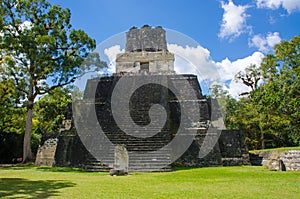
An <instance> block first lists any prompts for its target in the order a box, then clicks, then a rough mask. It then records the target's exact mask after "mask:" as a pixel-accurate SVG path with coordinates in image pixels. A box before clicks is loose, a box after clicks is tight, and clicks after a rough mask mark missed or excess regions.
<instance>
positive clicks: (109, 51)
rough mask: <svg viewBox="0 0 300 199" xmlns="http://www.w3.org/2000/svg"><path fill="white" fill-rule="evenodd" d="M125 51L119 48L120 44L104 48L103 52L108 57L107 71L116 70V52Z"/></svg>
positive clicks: (112, 71)
mask: <svg viewBox="0 0 300 199" xmlns="http://www.w3.org/2000/svg"><path fill="white" fill-rule="evenodd" d="M123 52H125V50H124V49H122V50H121V46H120V45H115V46H112V47H110V48H106V49H104V54H105V55H106V56H107V57H108V60H109V64H108V69H107V72H108V73H115V72H116V57H117V54H119V53H123Z"/></svg>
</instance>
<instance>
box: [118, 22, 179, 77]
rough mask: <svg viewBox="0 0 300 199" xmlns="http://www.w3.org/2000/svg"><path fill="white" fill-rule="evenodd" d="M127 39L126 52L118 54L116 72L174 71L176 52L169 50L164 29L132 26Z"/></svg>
mask: <svg viewBox="0 0 300 199" xmlns="http://www.w3.org/2000/svg"><path fill="white" fill-rule="evenodd" d="M126 39H127V42H126V49H125V53H120V54H118V55H117V59H116V63H117V66H116V73H149V72H150V73H160V74H161V73H168V74H172V73H174V54H172V53H170V52H168V49H167V42H166V31H165V30H164V29H162V28H161V27H156V28H151V27H149V26H144V27H142V28H141V29H137V28H131V29H130V30H129V31H128V32H127V33H126Z"/></svg>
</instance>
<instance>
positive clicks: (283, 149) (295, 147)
mask: <svg viewBox="0 0 300 199" xmlns="http://www.w3.org/2000/svg"><path fill="white" fill-rule="evenodd" d="M287 150H300V146H293V147H281V148H272V149H260V150H251V151H249V152H254V153H255V152H262V151H287Z"/></svg>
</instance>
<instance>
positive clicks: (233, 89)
mask: <svg viewBox="0 0 300 199" xmlns="http://www.w3.org/2000/svg"><path fill="white" fill-rule="evenodd" d="M168 49H169V51H170V52H172V53H174V54H175V66H174V67H175V71H176V73H178V74H191V73H192V74H196V75H197V76H198V79H199V81H200V82H202V81H206V82H209V83H211V84H213V83H217V84H220V85H223V88H224V89H225V90H227V91H228V92H229V94H230V95H231V96H232V97H234V98H238V97H239V94H240V93H242V92H245V91H249V88H248V87H246V86H245V85H243V84H242V83H240V82H236V81H235V80H234V77H235V75H236V74H237V73H238V72H239V71H243V70H245V68H246V67H247V66H249V65H251V64H255V65H257V66H259V65H260V63H261V61H262V59H263V57H264V54H263V53H261V52H254V53H253V54H252V55H250V56H247V57H244V58H241V59H237V60H229V59H228V58H226V59H224V60H222V61H220V62H215V61H213V60H212V59H211V57H210V52H209V50H208V49H206V48H203V47H201V46H197V47H196V48H194V47H189V46H186V47H182V46H178V45H176V44H168Z"/></svg>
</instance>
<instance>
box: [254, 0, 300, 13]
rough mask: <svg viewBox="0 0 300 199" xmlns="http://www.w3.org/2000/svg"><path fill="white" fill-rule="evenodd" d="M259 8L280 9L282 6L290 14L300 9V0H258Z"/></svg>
mask: <svg viewBox="0 0 300 199" xmlns="http://www.w3.org/2000/svg"><path fill="white" fill-rule="evenodd" d="M256 6H257V7H258V8H268V9H272V10H275V9H278V8H279V7H280V6H282V7H283V8H284V9H285V10H286V11H287V12H288V13H289V14H291V13H292V12H296V11H300V0H257V1H256Z"/></svg>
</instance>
